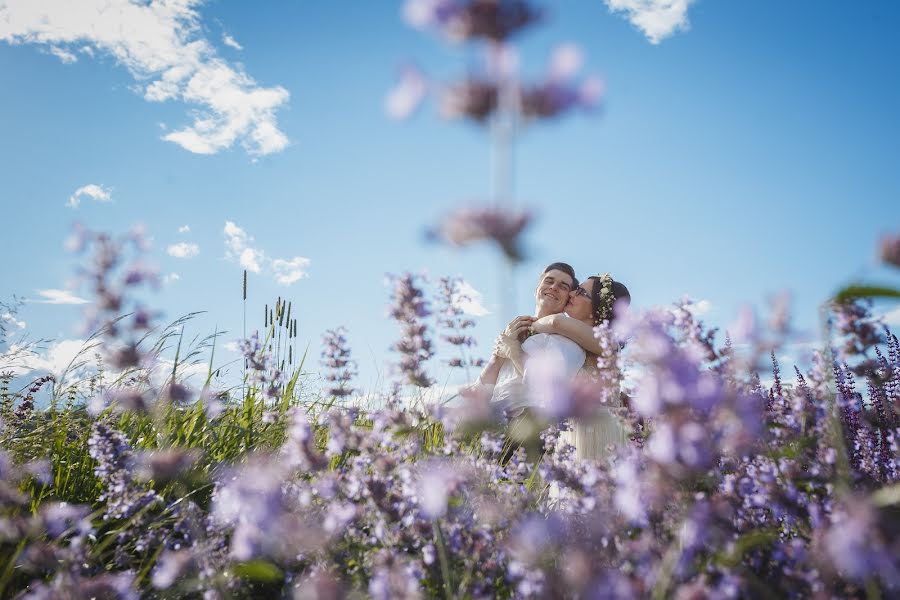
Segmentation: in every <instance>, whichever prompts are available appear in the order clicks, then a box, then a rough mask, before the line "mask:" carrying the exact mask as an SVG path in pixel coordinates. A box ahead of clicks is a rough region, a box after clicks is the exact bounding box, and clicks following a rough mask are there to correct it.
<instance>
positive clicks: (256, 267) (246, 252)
mask: <svg viewBox="0 0 900 600" xmlns="http://www.w3.org/2000/svg"><path fill="white" fill-rule="evenodd" d="M265 257H266V255H265V254H263V253H262V252H261V251H259V250H257V249H255V248H244V249H243V250H241V255H240V257H239V259H238V263H240V265H241V266H242V267H244V268H245V269H247V270H248V271H250V272H251V273H259V272H260V271H262V265H261V264H260V263H261V262H262V261H263V260H264V259H265Z"/></svg>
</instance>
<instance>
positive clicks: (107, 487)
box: [88, 421, 162, 519]
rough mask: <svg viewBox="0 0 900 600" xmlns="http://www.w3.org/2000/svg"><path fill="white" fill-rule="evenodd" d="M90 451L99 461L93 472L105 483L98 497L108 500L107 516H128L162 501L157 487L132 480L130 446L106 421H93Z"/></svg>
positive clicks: (118, 517)
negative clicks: (156, 489) (142, 484)
mask: <svg viewBox="0 0 900 600" xmlns="http://www.w3.org/2000/svg"><path fill="white" fill-rule="evenodd" d="M88 453H89V454H90V456H91V458H93V459H94V460H95V461H96V462H97V464H96V466H95V467H94V474H95V475H96V476H97V478H98V479H99V480H100V481H101V482H102V483H103V488H104V489H103V493H102V494H101V495H100V497H99V500H101V501H105V502H106V509H105V512H104V518H105V519H127V518H129V517H131V516H133V515H134V514H135V513H137V512H138V511H140V510H141V509H143V508H145V507H147V506H149V505H152V504H156V503H159V502H161V500H162V499H161V498H160V496H159V495H157V493H156V492H155V491H153V490H152V489H150V490H146V489H143V488H142V487H141V486H139V485H137V484H136V483H135V482H134V481H133V478H132V473H133V471H134V459H133V456H132V452H131V446H130V445H129V444H128V441H127V440H126V439H125V436H124V435H122V433H121V432H119V431H117V430H115V429H112V428H111V427H109V426H108V425H106V424H105V423H103V422H99V421H98V422H97V423H94V429H93V431H92V432H91V437H90V438H89V439H88Z"/></svg>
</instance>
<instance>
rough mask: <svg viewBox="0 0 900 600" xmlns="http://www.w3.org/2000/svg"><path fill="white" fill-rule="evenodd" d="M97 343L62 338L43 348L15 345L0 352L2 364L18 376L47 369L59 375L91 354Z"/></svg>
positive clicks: (0, 362) (0, 363)
mask: <svg viewBox="0 0 900 600" xmlns="http://www.w3.org/2000/svg"><path fill="white" fill-rule="evenodd" d="M96 343H97V342H96V341H94V342H92V343H91V342H88V341H87V340H81V339H74V340H60V341H58V342H53V343H52V344H50V345H49V346H48V347H47V348H45V349H41V350H33V349H29V348H27V347H25V348H23V347H18V346H15V345H14V346H11V347H10V348H9V350H7V351H6V352H5V353H3V354H0V365H4V367H3V368H4V369H9V370H10V371H12V372H13V374H15V375H17V376H21V375H24V374H26V373H30V372H32V371H47V372H49V373H53V374H54V375H56V376H57V377H59V376H60V375H62V373H63V372H64V371H66V369H68V368H69V367H70V366H77V362H79V361H77V360H76V359H78V358H79V357H84V356H85V355H87V356H90V354H89V351H90V349H91V348H92V347H93V346H95V345H96ZM76 371H83V369H76ZM63 383H66V382H63Z"/></svg>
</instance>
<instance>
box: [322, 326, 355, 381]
mask: <svg viewBox="0 0 900 600" xmlns="http://www.w3.org/2000/svg"><path fill="white" fill-rule="evenodd" d="M346 336H347V330H346V329H345V328H343V327H339V328H337V329H329V330H328V331H326V332H325V333H324V334H323V335H322V346H323V348H322V366H323V367H325V369H326V371H325V380H326V381H328V382H330V383H329V385H328V387H327V388H326V390H325V393H326V394H327V395H329V396H334V397H336V398H343V397H345V396H349V395H350V394H352V393H353V391H354V390H353V388H351V387H350V386H349V385H348V384H349V383H350V381H352V380H353V378H354V377H356V374H357V368H356V361H354V360H353V359H351V358H350V347H349V346H348V345H347V337H346Z"/></svg>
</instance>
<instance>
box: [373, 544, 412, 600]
mask: <svg viewBox="0 0 900 600" xmlns="http://www.w3.org/2000/svg"><path fill="white" fill-rule="evenodd" d="M423 576H424V573H423V572H422V567H421V565H420V564H419V562H418V561H415V560H414V561H409V562H404V561H403V559H402V558H401V555H400V554H399V553H397V554H395V553H393V552H390V551H389V550H384V551H382V552H380V553H378V555H377V556H376V567H375V571H374V574H373V576H372V579H371V580H369V595H371V597H372V598H374V599H375V600H417V599H418V598H421V597H422V591H421V590H420V588H419V581H421V579H422V577H423Z"/></svg>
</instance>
